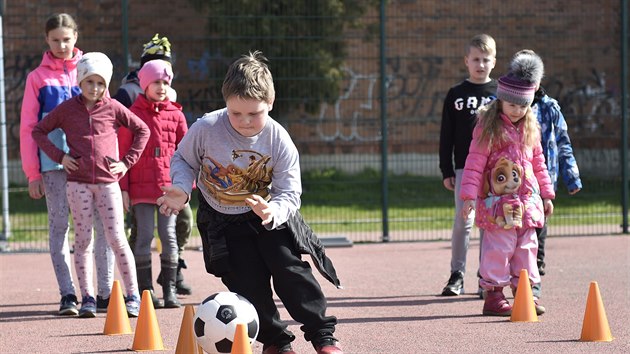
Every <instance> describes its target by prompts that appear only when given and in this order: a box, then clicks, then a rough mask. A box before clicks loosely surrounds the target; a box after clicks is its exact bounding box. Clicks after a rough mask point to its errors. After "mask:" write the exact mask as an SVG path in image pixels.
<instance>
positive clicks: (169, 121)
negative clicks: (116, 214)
mask: <svg viewBox="0 0 630 354" xmlns="http://www.w3.org/2000/svg"><path fill="white" fill-rule="evenodd" d="M130 110H131V111H132V112H133V113H135V114H136V115H137V116H138V117H140V119H142V121H143V122H145V123H146V125H147V126H148V127H149V131H150V137H149V140H148V142H147V145H146V147H145V149H144V151H143V152H142V155H141V156H140V159H139V160H138V162H137V163H136V164H135V165H134V166H133V167H132V168H131V169H129V171H127V173H126V174H125V176H124V177H123V178H122V179H121V180H120V189H121V190H123V191H127V192H129V198H130V199H131V203H132V205H136V204H138V203H150V204H155V203H156V200H157V198H159V197H160V196H161V195H162V194H163V192H162V190H161V189H160V187H161V186H167V185H170V184H171V176H170V173H171V168H170V166H171V157H172V156H173V154H174V153H175V150H176V149H177V144H179V142H180V141H181V140H182V138H183V137H184V134H186V132H187V131H188V126H187V125H186V117H185V116H184V113H183V112H182V106H181V105H180V104H179V103H176V102H171V101H168V100H167V101H163V102H151V101H149V100H148V99H147V98H146V96H145V95H144V94H141V95H139V96H138V98H137V99H136V101H135V102H134V103H133V105H132V106H131V108H130ZM132 140H133V134H132V133H131V132H130V131H129V130H128V129H121V130H120V132H119V134H118V142H119V144H120V151H121V154H123V155H124V153H125V152H126V151H127V150H128V149H129V147H130V146H131V142H132Z"/></svg>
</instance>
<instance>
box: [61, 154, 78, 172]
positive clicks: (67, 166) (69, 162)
mask: <svg viewBox="0 0 630 354" xmlns="http://www.w3.org/2000/svg"><path fill="white" fill-rule="evenodd" d="M61 164H62V165H63V169H64V170H66V172H67V173H70V172H72V171H76V170H77V168H79V163H78V162H77V160H75V159H74V157H72V156H70V155H68V154H65V155H63V159H61Z"/></svg>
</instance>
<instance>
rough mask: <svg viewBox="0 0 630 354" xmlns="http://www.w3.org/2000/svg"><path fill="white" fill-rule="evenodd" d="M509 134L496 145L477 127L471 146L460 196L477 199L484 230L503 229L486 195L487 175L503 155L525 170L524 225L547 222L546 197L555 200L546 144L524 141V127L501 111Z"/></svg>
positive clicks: (477, 217) (521, 196) (477, 219)
mask: <svg viewBox="0 0 630 354" xmlns="http://www.w3.org/2000/svg"><path fill="white" fill-rule="evenodd" d="M501 120H502V122H503V126H504V129H505V133H506V140H505V141H503V142H497V143H495V144H494V145H493V146H492V147H488V146H487V144H485V143H484V142H481V140H480V139H481V128H480V127H479V126H477V127H475V129H474V131H473V143H472V144H471V146H470V151H469V154H468V157H467V158H466V166H465V168H464V176H463V178H462V187H461V191H460V197H461V198H462V199H464V200H468V199H476V203H475V204H476V208H475V224H476V225H477V227H479V228H481V229H484V230H496V229H498V228H503V226H499V225H498V224H497V223H496V220H495V219H496V214H495V209H494V207H493V206H494V203H493V201H492V200H491V199H490V200H487V201H486V198H487V197H488V194H487V193H486V194H484V188H483V187H484V183H485V180H484V176H487V175H486V172H487V171H491V170H492V169H493V168H494V166H495V165H496V164H497V162H498V161H499V160H500V159H501V158H507V159H509V160H510V161H513V162H514V163H516V164H517V165H519V166H521V168H522V169H523V178H522V180H521V186H520V187H519V189H518V197H519V199H520V201H521V203H522V204H523V212H522V228H532V227H542V225H543V224H544V208H543V203H542V198H549V199H553V198H554V197H555V192H554V190H553V185H552V184H551V181H550V180H549V175H548V173H547V166H546V165H545V157H544V156H543V153H542V146H541V145H540V144H535V145H534V146H532V147H527V146H524V143H522V136H523V133H522V126H520V125H519V126H515V125H514V124H513V123H512V122H510V120H509V118H508V117H507V116H506V115H504V114H501Z"/></svg>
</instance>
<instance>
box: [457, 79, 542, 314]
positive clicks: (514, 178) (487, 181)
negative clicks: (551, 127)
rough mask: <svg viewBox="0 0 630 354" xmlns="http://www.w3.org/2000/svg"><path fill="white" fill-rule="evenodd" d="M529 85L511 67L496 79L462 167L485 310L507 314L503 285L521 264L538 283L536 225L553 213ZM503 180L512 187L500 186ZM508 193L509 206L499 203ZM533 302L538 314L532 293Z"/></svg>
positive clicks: (511, 280) (515, 280) (510, 281)
mask: <svg viewBox="0 0 630 354" xmlns="http://www.w3.org/2000/svg"><path fill="white" fill-rule="evenodd" d="M535 91H536V86H535V85H533V84H531V83H529V82H526V81H523V80H520V79H518V78H516V77H515V76H512V75H510V74H508V75H506V76H503V77H501V78H500V79H499V81H498V85H497V99H496V100H494V101H493V102H491V103H490V104H488V105H487V106H485V107H484V108H483V109H481V110H480V112H479V115H478V122H477V125H476V127H475V129H474V131H473V140H472V143H471V145H470V150H469V154H468V157H467V159H466V165H465V167H464V174H463V178H462V187H461V192H460V196H461V198H462V199H463V200H464V207H463V210H462V212H463V213H464V216H468V214H469V213H470V212H471V211H473V210H475V211H476V213H475V224H476V225H477V227H479V228H480V229H482V230H483V242H482V243H481V260H480V265H479V270H480V273H481V280H480V286H481V287H482V288H483V289H484V293H485V302H484V305H483V314H484V315H487V316H510V315H511V313H512V306H511V305H510V303H509V302H508V301H507V299H506V298H505V295H504V294H503V287H505V286H508V285H510V287H511V288H512V291H513V292H514V291H515V290H516V286H517V285H518V281H519V275H520V271H521V269H526V270H527V273H528V274H529V281H530V284H532V285H533V284H536V283H539V282H540V274H539V273H538V267H537V263H536V253H537V252H538V241H537V238H536V229H535V228H536V227H541V226H542V225H543V224H544V222H545V217H546V216H550V215H551V214H552V213H553V203H552V201H551V200H552V199H554V198H555V192H554V189H553V185H552V184H551V180H550V179H549V174H548V172H547V167H546V165H545V157H544V155H543V153H542V146H541V145H540V129H539V127H538V123H537V120H536V117H535V116H534V114H533V112H532V110H531V108H530V106H531V103H532V101H533V100H534V93H535ZM507 185H510V186H511V188H512V189H509V188H508V190H509V191H503V189H504V188H505V187H506V186H507ZM508 199H509V200H510V202H509V204H510V205H509V207H508V206H506V207H505V208H503V203H504V202H506V200H508ZM506 214H509V215H506ZM508 219H509V220H510V221H511V222H508V223H506V220H508ZM534 303H535V305H536V312H537V313H538V314H539V315H541V314H543V313H544V312H545V308H544V307H543V306H542V305H541V304H540V303H539V300H538V299H537V298H534Z"/></svg>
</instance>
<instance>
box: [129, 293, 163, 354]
mask: <svg viewBox="0 0 630 354" xmlns="http://www.w3.org/2000/svg"><path fill="white" fill-rule="evenodd" d="M131 350H135V351H141V350H164V342H162V334H160V326H159V325H158V321H157V317H156V316H155V309H154V308H153V301H151V292H150V291H149V290H145V291H143V292H142V301H141V302H140V313H139V314H138V321H137V323H136V334H135V336H134V337H133V345H132V346H131Z"/></svg>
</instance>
